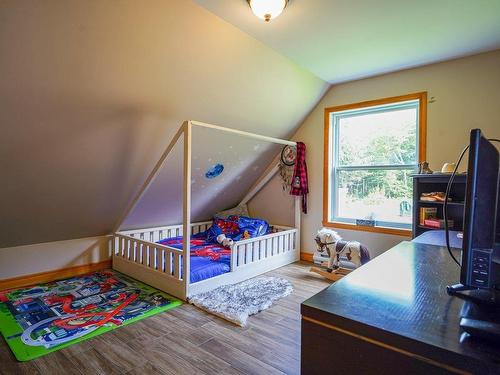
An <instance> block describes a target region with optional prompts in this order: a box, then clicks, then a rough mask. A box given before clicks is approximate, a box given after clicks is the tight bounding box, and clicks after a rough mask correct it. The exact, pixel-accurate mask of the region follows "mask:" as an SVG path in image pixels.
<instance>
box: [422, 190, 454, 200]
mask: <svg viewBox="0 0 500 375" xmlns="http://www.w3.org/2000/svg"><path fill="white" fill-rule="evenodd" d="M445 196H446V194H445V193H444V192H442V191H433V192H432V193H422V194H420V200H421V201H423V202H444V201H445ZM448 202H451V198H450V197H448Z"/></svg>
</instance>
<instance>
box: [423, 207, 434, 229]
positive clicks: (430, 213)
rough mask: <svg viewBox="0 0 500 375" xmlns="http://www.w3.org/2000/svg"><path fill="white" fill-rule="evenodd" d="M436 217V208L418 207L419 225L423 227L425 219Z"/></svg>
mask: <svg viewBox="0 0 500 375" xmlns="http://www.w3.org/2000/svg"><path fill="white" fill-rule="evenodd" d="M436 217H437V207H420V225H424V221H425V220H427V219H433V218H436Z"/></svg>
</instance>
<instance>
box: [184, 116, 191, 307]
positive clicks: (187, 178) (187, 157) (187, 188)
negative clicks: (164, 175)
mask: <svg viewBox="0 0 500 375" xmlns="http://www.w3.org/2000/svg"><path fill="white" fill-rule="evenodd" d="M183 127H184V176H183V177H184V193H183V202H182V203H183V205H182V206H183V215H182V219H183V221H182V239H183V240H182V241H183V243H182V249H183V256H182V274H183V284H184V299H186V298H187V297H188V295H189V294H188V292H189V281H190V280H189V278H190V275H191V272H190V254H191V249H190V245H191V130H192V127H191V121H187V122H185V123H184V125H183Z"/></svg>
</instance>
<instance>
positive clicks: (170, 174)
mask: <svg viewBox="0 0 500 375" xmlns="http://www.w3.org/2000/svg"><path fill="white" fill-rule="evenodd" d="M183 145H184V142H183V139H182V137H181V139H179V141H178V142H177V144H176V145H175V147H174V148H173V149H172V151H171V152H170V153H169V155H168V157H167V159H166V160H165V162H164V164H163V166H162V168H161V170H160V173H159V174H158V176H157V177H156V178H155V180H154V181H153V182H152V184H151V185H150V187H149V188H148V190H147V191H146V193H145V194H144V195H143V197H142V199H141V200H139V202H138V204H137V206H136V207H135V209H134V210H132V211H131V212H130V214H129V215H128V216H127V218H126V220H125V222H124V223H123V226H122V229H135V228H145V227H154V226H160V225H169V224H179V223H182V198H183V180H182V178H178V177H182V176H183V159H184V157H183V155H184V153H183V151H184V149H183ZM281 147H282V146H280V145H279V144H275V143H269V142H266V141H260V140H255V139H252V138H247V137H244V136H241V135H236V134H234V133H228V132H225V131H221V130H217V129H209V128H204V127H200V126H193V127H192V154H191V158H192V160H191V221H192V222H197V221H203V220H207V219H210V218H211V217H212V215H213V214H214V213H216V212H218V211H221V210H224V209H228V208H231V207H234V206H236V205H237V204H238V203H240V202H241V200H242V199H243V197H244V196H245V195H246V193H247V192H248V191H249V189H250V188H251V187H252V185H254V183H255V182H257V180H258V178H259V177H260V176H261V175H262V173H263V172H264V170H265V169H266V167H267V166H268V163H269V161H270V160H271V159H272V158H273V157H274V156H276V155H277V154H278V153H279V152H280V151H281ZM217 164H220V165H222V166H223V168H224V169H223V171H222V173H221V174H220V175H219V176H217V177H213V178H207V177H206V172H207V171H208V170H209V169H210V168H211V167H213V166H214V165H217Z"/></svg>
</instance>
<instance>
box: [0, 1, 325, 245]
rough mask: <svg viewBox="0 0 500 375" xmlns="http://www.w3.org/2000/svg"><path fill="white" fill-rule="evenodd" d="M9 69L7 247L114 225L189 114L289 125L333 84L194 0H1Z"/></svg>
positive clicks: (250, 127)
mask: <svg viewBox="0 0 500 375" xmlns="http://www.w3.org/2000/svg"><path fill="white" fill-rule="evenodd" d="M0 77H1V81H2V84H1V85H0V134H1V135H0V170H1V184H0V247H8V246H15V245H21V244H30V243H39V242H46V241H55V240H62V239H70V238H80V237H87V236H95V235H100V234H107V233H109V232H110V231H111V230H112V228H113V226H114V225H115V224H116V222H117V220H118V219H119V217H120V215H121V214H122V213H123V210H124V209H125V207H126V205H127V203H128V202H129V201H130V200H131V198H132V197H133V195H134V193H136V191H137V190H138V189H139V187H140V185H141V184H142V182H143V181H144V180H145V179H146V177H147V175H148V173H149V172H150V170H151V169H152V167H153V166H154V164H155V163H156V161H157V159H158V158H159V156H160V155H161V153H162V152H163V150H164V148H165V146H166V145H167V144H168V143H169V141H170V139H171V137H172V136H173V134H174V133H175V132H176V131H177V129H178V127H179V126H180V125H181V123H182V121H183V120H186V119H196V120H200V121H205V122H209V123H215V124H220V125H223V126H228V127H232V128H237V129H242V130H247V131H251V132H255V133H261V134H266V135H270V136H275V137H281V138H283V137H287V136H289V135H290V134H291V133H293V131H294V130H295V128H296V127H297V126H298V124H299V123H300V122H301V120H302V119H303V118H304V116H305V115H306V114H307V113H308V112H309V111H310V110H311V108H313V106H314V105H315V104H316V103H317V101H318V100H319V98H320V97H321V96H322V95H323V93H324V92H325V90H326V89H327V87H328V85H327V84H326V83H325V82H324V81H322V80H320V79H318V78H316V77H315V76H314V75H313V74H311V73H309V72H307V71H306V70H304V69H303V68H300V67H299V66H298V65H296V64H295V63H293V62H291V61H290V60H288V59H287V58H285V57H283V56H281V55H279V54H278V53H276V52H275V51H273V50H271V49H270V48H268V47H266V46H264V45H263V44H261V43H260V42H258V41H256V40H255V39H253V38H252V37H250V36H248V35H247V34H245V33H243V32H241V31H240V30H238V29H237V28H235V27H234V26H232V25H230V24H228V23H226V22H225V21H222V20H221V19H220V18H218V17H216V16H214V15H213V14H212V13H210V12H208V11H206V10H205V9H203V8H201V7H199V6H197V5H195V4H194V3H192V2H191V1H185V0H168V1H166V0H150V1H147V2H137V1H134V0H124V1H100V0H89V1H57V0H45V1H43V2H41V1H35V0H32V1H15V0H8V1H2V2H0ZM262 163H264V161H262ZM180 177H181V176H177V175H176V176H171V178H172V179H173V180H175V179H180ZM172 186H173V185H171V184H169V183H166V184H165V185H164V186H162V187H161V189H163V191H164V194H165V195H168V194H169V193H174V192H175V189H173V188H172Z"/></svg>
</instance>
